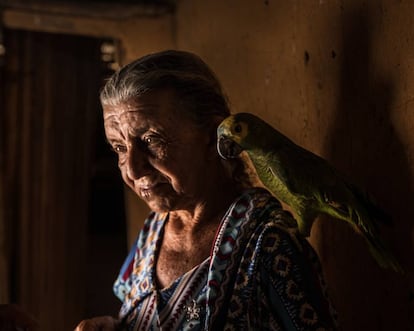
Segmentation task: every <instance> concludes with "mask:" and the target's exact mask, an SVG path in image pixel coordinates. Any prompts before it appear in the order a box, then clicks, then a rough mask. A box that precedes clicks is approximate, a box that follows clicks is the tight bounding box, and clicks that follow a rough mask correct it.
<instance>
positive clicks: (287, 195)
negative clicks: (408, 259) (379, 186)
mask: <svg viewBox="0 0 414 331" xmlns="http://www.w3.org/2000/svg"><path fill="white" fill-rule="evenodd" d="M262 158H263V162H262V165H265V164H266V165H267V174H264V176H263V179H262V180H263V182H264V184H265V185H266V186H267V187H268V188H269V190H270V191H272V192H273V193H274V194H275V195H276V196H278V197H280V199H281V200H283V201H284V202H286V203H287V204H289V205H290V206H291V207H292V208H293V209H294V210H295V212H296V213H297V214H298V217H299V219H298V223H299V227H300V228H301V229H302V230H301V232H305V234H306V235H309V232H310V227H311V226H312V223H313V221H314V218H315V217H316V216H317V215H318V214H320V213H324V214H328V215H330V216H333V217H335V218H339V219H341V220H343V221H346V222H347V223H348V224H350V225H351V226H352V227H353V229H354V230H355V231H356V232H358V233H360V234H361V235H362V236H363V237H364V239H365V240H366V241H367V243H368V246H369V248H370V251H371V253H372V255H373V256H374V257H375V259H376V260H377V261H378V263H379V264H380V265H381V266H383V267H391V268H392V269H394V270H396V271H399V272H402V269H401V266H400V265H399V263H398V262H397V261H396V260H395V258H394V257H393V256H392V254H391V253H390V252H389V250H388V249H387V248H386V246H385V244H384V243H383V242H382V241H381V239H380V236H379V229H378V225H377V223H376V222H377V221H380V222H385V223H390V219H389V217H388V215H386V214H385V213H384V212H383V211H382V210H381V209H380V208H378V207H377V206H376V205H375V204H374V203H373V202H372V200H371V198H370V197H369V196H368V195H367V194H366V193H364V192H362V191H361V190H359V189H358V188H357V187H356V186H355V185H353V184H352V183H350V182H348V181H347V180H346V179H345V177H344V176H342V175H341V174H340V173H339V172H338V171H336V170H335V169H334V168H333V167H332V166H331V165H330V164H329V163H328V162H327V161H325V160H324V159H322V158H321V157H319V156H317V155H315V154H313V153H311V152H309V151H307V150H305V149H303V148H301V147H300V146H297V145H293V146H289V145H286V146H284V147H283V148H279V150H278V151H277V152H275V151H272V152H270V153H268V154H266V156H262ZM263 169H264V168H262V170H261V172H263ZM259 176H260V173H259ZM301 223H302V224H301Z"/></svg>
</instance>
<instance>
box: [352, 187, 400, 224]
mask: <svg viewBox="0 0 414 331" xmlns="http://www.w3.org/2000/svg"><path fill="white" fill-rule="evenodd" d="M349 188H350V189H351V191H352V193H353V194H354V196H355V198H356V200H357V201H359V202H361V203H362V205H363V206H364V207H365V210H366V211H367V213H368V214H369V215H370V217H371V218H372V219H375V220H376V221H378V222H381V223H382V224H385V225H389V226H391V225H392V218H391V216H390V215H389V214H387V213H386V212H385V211H384V210H382V209H381V208H379V207H378V206H377V205H376V203H375V202H374V199H373V198H372V197H371V196H370V195H369V194H368V193H366V192H362V191H361V190H359V189H358V188H357V187H355V186H354V185H350V187H349Z"/></svg>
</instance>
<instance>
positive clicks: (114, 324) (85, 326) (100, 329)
mask: <svg viewBox="0 0 414 331" xmlns="http://www.w3.org/2000/svg"><path fill="white" fill-rule="evenodd" d="M75 331H121V322H120V320H117V319H115V318H113V317H112V316H101V317H94V318H91V319H87V320H83V321H82V322H80V323H79V325H78V326H77V327H76V329H75Z"/></svg>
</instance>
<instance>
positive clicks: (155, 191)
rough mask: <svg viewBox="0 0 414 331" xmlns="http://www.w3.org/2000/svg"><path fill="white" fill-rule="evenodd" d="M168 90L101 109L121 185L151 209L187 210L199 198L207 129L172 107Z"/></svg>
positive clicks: (208, 152) (207, 159)
mask: <svg viewBox="0 0 414 331" xmlns="http://www.w3.org/2000/svg"><path fill="white" fill-rule="evenodd" d="M177 104H178V102H177V100H176V98H175V95H174V93H173V92H172V91H170V90H162V91H157V92H151V93H148V94H146V95H144V96H142V97H140V98H139V99H138V100H133V101H132V100H131V101H129V102H126V103H123V104H121V105H118V106H105V107H104V125H105V133H106V137H107V140H108V142H109V143H110V145H111V146H112V148H113V150H114V151H115V152H116V153H117V154H118V166H119V168H120V170H121V173H122V177H123V179H124V181H125V183H126V184H127V185H128V186H129V187H130V188H131V189H132V190H133V191H134V192H135V193H136V194H137V195H138V196H139V197H141V199H143V200H144V201H145V202H146V203H147V204H148V206H149V207H150V208H151V209H152V210H153V211H156V212H165V211H171V210H180V209H189V208H192V206H194V204H197V203H200V202H202V201H203V199H204V197H205V196H206V192H204V191H205V189H206V188H207V186H209V187H211V184H210V185H206V184H207V181H210V182H211V180H212V179H210V178H208V177H209V164H210V163H211V159H212V158H211V153H214V152H215V151H214V150H213V148H212V146H214V143H213V144H211V139H214V137H210V135H209V133H208V132H207V130H202V129H200V128H199V127H196V126H195V125H194V123H193V122H192V121H191V120H190V119H188V118H187V117H186V116H183V113H182V112H180V110H179V109H178V108H177Z"/></svg>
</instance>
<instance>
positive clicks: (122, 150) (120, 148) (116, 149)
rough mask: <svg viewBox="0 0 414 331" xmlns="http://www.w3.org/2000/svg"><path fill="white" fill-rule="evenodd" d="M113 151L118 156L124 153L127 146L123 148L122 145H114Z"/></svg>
mask: <svg viewBox="0 0 414 331" xmlns="http://www.w3.org/2000/svg"><path fill="white" fill-rule="evenodd" d="M112 149H113V150H114V151H115V152H116V153H118V154H120V153H123V152H125V150H126V149H125V146H122V145H114V146H112Z"/></svg>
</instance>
